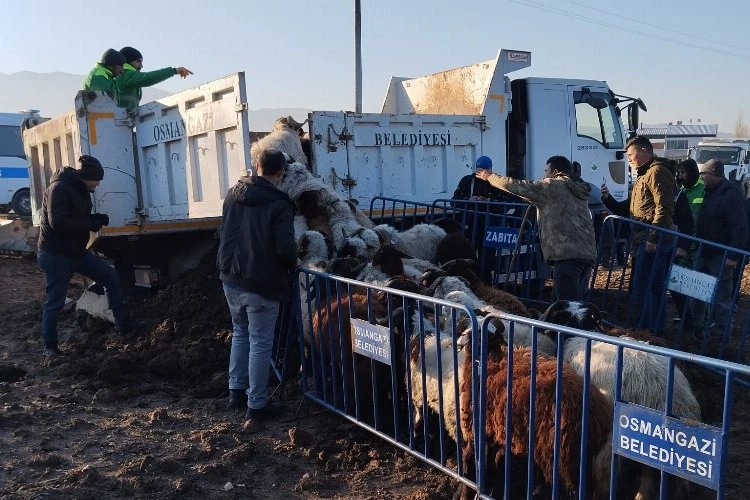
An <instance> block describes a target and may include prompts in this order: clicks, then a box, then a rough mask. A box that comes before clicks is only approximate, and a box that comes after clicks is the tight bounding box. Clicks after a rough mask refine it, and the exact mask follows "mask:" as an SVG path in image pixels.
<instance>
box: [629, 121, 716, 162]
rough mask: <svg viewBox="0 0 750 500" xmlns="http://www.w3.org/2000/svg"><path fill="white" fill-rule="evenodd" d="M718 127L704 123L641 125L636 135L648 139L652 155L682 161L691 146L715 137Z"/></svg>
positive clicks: (679, 122)
mask: <svg viewBox="0 0 750 500" xmlns="http://www.w3.org/2000/svg"><path fill="white" fill-rule="evenodd" d="M718 132H719V125H718V124H716V123H714V124H706V123H688V124H684V123H682V122H681V121H678V122H676V123H674V124H673V123H672V122H669V123H667V124H663V123H660V124H656V125H647V124H641V126H640V128H639V129H638V135H642V136H645V137H648V138H649V139H650V140H651V144H653V146H654V153H655V154H656V155H658V156H661V157H664V158H674V159H676V160H677V159H684V158H687V156H688V151H689V150H690V148H692V147H693V146H696V145H698V143H699V142H700V141H701V140H703V139H704V138H707V137H716V136H717V134H718Z"/></svg>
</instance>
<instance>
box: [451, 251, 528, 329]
mask: <svg viewBox="0 0 750 500" xmlns="http://www.w3.org/2000/svg"><path fill="white" fill-rule="evenodd" d="M441 267H442V269H443V270H444V271H446V272H447V273H448V274H450V275H453V276H461V277H463V278H465V279H466V280H467V281H468V282H469V287H471V289H472V291H474V293H475V294H476V295H477V297H479V298H480V299H482V300H484V301H485V302H487V303H488V304H490V305H491V306H493V307H495V308H496V309H499V310H501V311H505V312H508V313H511V314H515V315H516V316H523V317H524V318H531V317H534V316H533V315H532V314H531V312H530V311H529V309H528V308H527V307H526V306H525V305H524V303H523V302H521V300H520V299H519V298H518V297H516V296H515V295H513V294H511V293H508V292H505V291H503V290H500V289H498V288H495V287H493V286H490V285H487V284H485V283H484V282H482V279H481V278H480V277H479V275H477V273H476V272H474V269H475V268H476V263H475V262H474V261H472V260H468V259H455V260H452V261H449V262H446V263H445V264H443V265H442V266H441Z"/></svg>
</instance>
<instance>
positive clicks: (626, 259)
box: [588, 216, 750, 362]
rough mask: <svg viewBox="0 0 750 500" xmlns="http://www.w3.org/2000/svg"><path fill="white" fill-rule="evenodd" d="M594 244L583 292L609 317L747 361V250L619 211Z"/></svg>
mask: <svg viewBox="0 0 750 500" xmlns="http://www.w3.org/2000/svg"><path fill="white" fill-rule="evenodd" d="M647 237H650V239H651V241H652V242H653V243H655V245H654V246H655V250H654V251H648V250H649V249H647V248H646V244H645V239H646V238H647ZM598 247H599V257H598V259H597V266H596V271H597V272H595V273H594V274H593V276H592V279H591V282H590V288H589V292H588V298H589V300H591V301H592V302H594V303H596V304H597V305H598V306H599V308H600V309H601V310H602V312H604V313H605V314H606V319H607V320H608V321H610V322H611V323H613V324H617V325H621V326H627V327H635V328H641V329H644V330H649V331H651V332H652V333H654V334H656V335H657V336H661V337H665V338H666V339H667V340H668V341H669V342H670V345H673V346H675V347H676V348H678V349H684V350H686V351H690V352H696V353H700V354H705V355H709V356H714V357H718V358H722V359H731V360H735V361H738V362H744V361H745V354H744V351H745V344H746V341H747V335H748V330H749V329H750V309H748V308H747V307H746V304H744V303H743V302H744V300H747V296H746V295H744V294H742V293H741V281H742V273H743V271H744V268H745V266H746V264H747V263H748V260H750V252H747V251H744V250H740V249H736V248H731V247H727V246H724V245H719V244H716V243H712V242H710V241H706V240H702V239H699V238H695V237H692V236H686V235H682V234H679V233H677V232H675V231H670V230H666V229H662V228H657V227H654V226H650V225H648V224H644V223H641V222H637V221H633V220H630V219H625V218H621V217H617V216H609V217H607V218H606V219H605V221H604V229H603V230H602V232H601V235H600V239H599V244H598ZM732 262H736V265H735V266H731V265H730V264H731V263H732Z"/></svg>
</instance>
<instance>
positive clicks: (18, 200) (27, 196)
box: [10, 188, 31, 216]
mask: <svg viewBox="0 0 750 500" xmlns="http://www.w3.org/2000/svg"><path fill="white" fill-rule="evenodd" d="M10 204H11V206H12V207H13V211H14V212H15V213H16V215H23V216H29V215H31V191H29V188H23V189H19V190H18V191H16V194H14V195H13V200H12V201H11V202H10Z"/></svg>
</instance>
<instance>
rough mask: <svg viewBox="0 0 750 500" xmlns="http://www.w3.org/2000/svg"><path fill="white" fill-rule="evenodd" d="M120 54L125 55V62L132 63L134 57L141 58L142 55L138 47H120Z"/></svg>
mask: <svg viewBox="0 0 750 500" xmlns="http://www.w3.org/2000/svg"><path fill="white" fill-rule="evenodd" d="M120 54H122V55H123V56H125V62H126V63H132V62H133V61H135V60H136V59H143V55H142V54H141V53H140V51H139V50H138V49H134V48H133V47H123V48H121V49H120Z"/></svg>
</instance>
